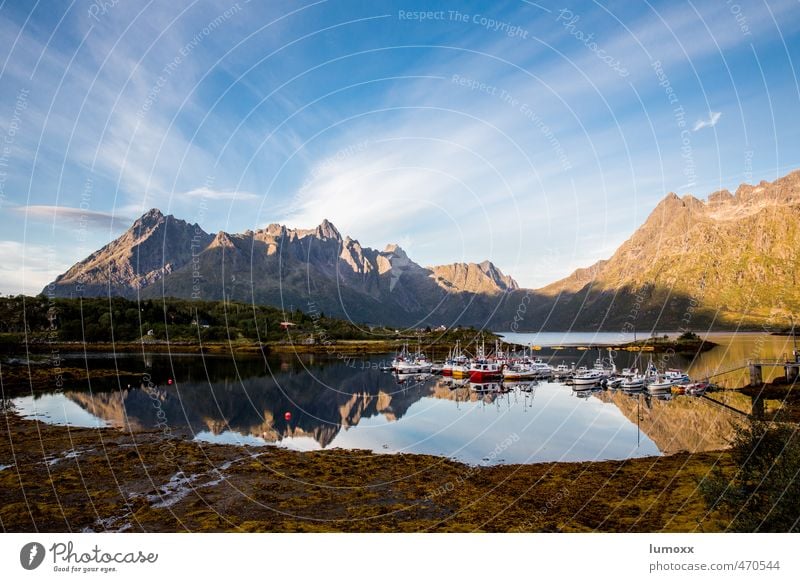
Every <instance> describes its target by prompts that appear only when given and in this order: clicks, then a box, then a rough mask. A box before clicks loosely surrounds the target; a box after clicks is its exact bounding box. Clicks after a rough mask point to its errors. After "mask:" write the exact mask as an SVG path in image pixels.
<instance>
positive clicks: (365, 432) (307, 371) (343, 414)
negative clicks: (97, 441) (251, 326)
mask: <svg viewBox="0 0 800 582" xmlns="http://www.w3.org/2000/svg"><path fill="white" fill-rule="evenodd" d="M719 339H721V338H718V340H719ZM756 340H757V338H756V337H755V336H747V337H745V336H741V337H738V338H737V337H729V339H728V340H726V341H725V342H724V344H721V345H720V346H719V347H717V348H714V350H711V351H709V352H705V353H704V354H701V355H700V356H698V357H697V358H695V359H694V360H692V359H687V358H685V357H683V356H673V358H672V361H670V364H673V365H683V367H685V368H686V367H688V368H689V370H690V371H691V370H701V369H702V370H708V369H721V368H732V367H734V364H735V363H737V362H738V359H739V358H741V356H742V354H745V353H748V350H752V349H753V346H754V345H756V343H755V342H756ZM786 341H787V340H786V338H777V337H774V336H767V339H763V338H762V339H761V340H760V341H759V342H758V344H757V345H759V346H760V349H762V350H765V351H766V353H775V354H779V353H781V352H780V350H781V349H783V347H785V344H786ZM765 345H767V346H768V348H764V346H765ZM594 357H596V352H589V351H577V350H564V351H563V352H562V351H559V352H554V353H553V355H552V356H550V358H551V361H552V363H553V364H556V363H559V362H561V361H569V362H579V363H587V364H589V365H591V359H592V358H594ZM634 357H635V355H633V354H630V353H628V352H622V353H620V354H618V356H617V360H618V364H619V365H620V366H624V365H628V364H629V363H631V361H632V358H634ZM110 358H111V357H110V356H108V355H95V356H94V357H92V358H88V359H84V356H80V357H79V358H78V357H76V358H75V360H74V361H70V360H69V358H66V359H65V364H66V365H69V366H84V365H87V366H89V367H92V368H95V367H104V368H109V367H113V366H116V367H117V368H118V369H119V370H120V371H122V372H128V373H130V374H133V378H134V380H133V381H131V380H126V381H125V382H120V381H118V380H117V379H116V378H111V379H108V380H105V381H97V380H93V381H92V386H91V390H90V389H89V388H88V386H86V385H74V386H66V387H65V388H64V390H63V391H58V392H53V393H50V394H37V395H35V396H24V397H20V398H16V399H14V400H13V403H12V404H13V406H14V408H15V409H16V410H17V412H18V413H19V414H21V415H23V416H25V417H28V418H38V419H40V420H42V421H45V422H50V423H58V424H69V425H75V426H87V427H100V426H111V427H121V428H125V429H127V430H133V431H138V430H152V429H157V430H160V431H161V432H162V433H163V435H164V437H165V438H187V439H195V440H199V441H206V442H211V443H227V444H238V445H243V446H265V445H275V446H281V447H287V448H291V449H298V450H315V449H320V448H334V447H341V448H348V449H367V450H371V451H375V452H379V453H427V454H432V455H438V456H442V457H448V458H452V459H457V460H460V461H464V462H467V463H472V464H497V463H534V462H547V461H588V460H601V459H626V458H632V457H642V456H651V455H658V454H670V453H675V452H678V451H684V450H688V451H702V450H717V449H721V448H724V447H725V446H726V445H727V443H728V439H729V437H730V433H731V426H732V424H731V421H732V420H733V419H735V418H736V417H737V416H740V415H737V413H735V412H732V411H731V408H733V409H736V410H740V411H742V413H749V412H750V410H751V409H752V405H753V404H752V402H751V401H750V399H749V398H748V397H746V396H744V395H742V394H740V393H738V392H720V393H715V394H714V395H713V400H709V399H706V398H693V397H688V396H678V397H675V398H669V399H663V400H661V399H657V398H653V397H650V396H647V395H642V394H640V395H628V394H624V393H621V392H611V391H596V392H592V393H585V394H582V395H578V394H576V393H575V392H574V391H573V390H572V389H571V388H570V387H569V386H566V385H563V384H559V383H555V382H540V383H539V384H537V385H535V386H527V387H512V389H511V390H510V391H509V392H507V393H490V394H481V393H477V392H475V391H474V390H471V389H470V387H469V384H465V385H464V386H461V387H458V386H457V385H454V384H453V381H452V380H450V379H446V378H440V377H430V378H420V377H409V378H404V379H400V380H399V379H398V378H397V377H396V376H394V375H393V374H390V373H386V372H382V371H381V370H380V369H379V368H380V365H381V364H383V363H385V362H386V361H387V360H388V358H389V356H382V357H381V356H374V357H367V358H364V359H352V360H342V359H337V358H335V357H320V356H308V355H304V356H298V355H291V354H287V355H284V356H281V357H271V358H268V359H266V360H265V359H264V358H261V357H246V358H237V359H236V360H234V359H232V358H231V356H227V357H225V356H213V357H209V356H206V357H201V356H194V355H180V356H176V355H172V356H168V355H147V356H145V357H144V359H143V358H142V356H141V355H127V356H125V355H123V356H120V355H117V356H116V361H115V362H114V361H109V359H110ZM581 358H582V360H581ZM687 363H688V366H687V365H686V364H687ZM137 378H138V380H136V379H137ZM170 380H172V382H171V383H170ZM129 381H130V382H131V383H130V385H129V384H128V382H129ZM527 390H529V391H527ZM720 402H721V403H723V404H725V405H727V406H728V408H726V407H723V406H720V405H719V404H718V403H720ZM287 413H288V415H287Z"/></svg>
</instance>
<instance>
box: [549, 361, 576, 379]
mask: <svg viewBox="0 0 800 582" xmlns="http://www.w3.org/2000/svg"><path fill="white" fill-rule="evenodd" d="M574 370H575V368H574V367H573V366H568V365H567V364H559V365H558V366H556V367H555V368H554V369H553V375H554V376H555V377H556V378H559V379H561V378H566V377H568V376H570V375H571V374H572V372H573V371H574Z"/></svg>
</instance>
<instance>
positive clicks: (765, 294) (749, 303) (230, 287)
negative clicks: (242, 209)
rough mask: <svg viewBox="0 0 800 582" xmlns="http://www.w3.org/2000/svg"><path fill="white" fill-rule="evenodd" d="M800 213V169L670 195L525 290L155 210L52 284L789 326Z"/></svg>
mask: <svg viewBox="0 0 800 582" xmlns="http://www.w3.org/2000/svg"><path fill="white" fill-rule="evenodd" d="M799 223H800V172H793V173H791V174H789V175H787V176H785V177H783V178H780V179H778V180H776V181H774V182H761V183H759V184H758V185H757V186H752V185H747V184H743V185H741V186H740V187H739V188H738V189H737V190H736V192H735V193H731V192H728V191H727V190H721V191H717V192H714V193H712V194H710V195H709V196H708V199H707V201H703V200H700V199H698V198H695V197H694V196H692V195H685V196H683V197H679V196H678V195H676V194H674V193H669V194H668V195H667V196H666V197H665V198H664V199H663V200H662V201H661V202H660V203H659V204H658V205H657V206H656V208H655V209H654V210H653V211H652V213H651V214H650V215H649V216H648V218H647V219H646V220H645V222H644V223H643V224H642V226H641V227H639V228H638V229H637V230H636V232H634V234H633V235H632V236H631V237H630V238H629V239H628V240H627V241H625V243H623V244H622V245H621V246H620V247H619V249H617V251H616V252H615V253H614V254H613V255H612V256H611V257H610V258H609V259H608V260H603V261H599V262H597V263H595V264H594V265H592V266H590V267H588V268H584V269H578V270H577V271H575V272H574V273H572V274H571V275H570V276H568V277H566V278H564V279H562V280H560V281H556V282H554V283H552V284H550V285H547V286H546V287H543V288H540V289H523V288H520V287H519V285H518V284H517V283H516V281H515V280H514V279H513V278H512V277H510V276H508V275H506V274H504V273H503V272H502V271H501V270H500V269H499V268H497V267H496V266H495V265H494V264H492V263H491V262H490V261H484V262H482V263H453V264H449V265H439V266H430V267H423V266H421V265H419V264H417V263H415V262H414V261H413V260H412V259H411V258H410V257H409V256H408V255H407V254H406V253H405V251H403V249H401V248H400V247H399V246H398V245H395V244H389V245H387V246H386V247H385V248H384V249H383V250H375V249H372V248H369V247H363V246H362V245H361V244H360V243H359V242H358V241H357V240H354V239H352V238H350V237H349V236H345V237H342V235H341V234H340V233H339V231H338V230H337V229H336V227H335V226H334V225H333V224H331V223H330V222H329V221H327V220H324V221H323V222H322V223H321V224H320V225H319V226H317V227H316V228H314V229H306V230H304V229H292V228H288V227H286V226H283V225H278V224H270V225H269V226H267V227H266V228H263V229H259V230H256V231H252V230H248V231H245V232H244V233H239V234H236V233H233V234H231V233H227V232H223V231H220V232H219V233H217V234H216V235H213V234H209V233H207V232H205V231H204V230H203V229H202V228H201V227H200V226H199V225H197V224H190V223H188V222H185V221H183V220H180V219H178V218H175V217H174V216H172V215H164V214H162V213H161V212H160V211H159V210H157V209H152V210H150V211H149V212H147V213H146V214H144V215H143V216H141V217H140V218H139V219H137V220H136V221H135V222H134V224H133V225H132V226H131V228H130V229H128V230H127V231H126V232H125V233H124V234H122V235H121V236H120V237H119V238H117V239H116V240H114V241H112V242H111V243H109V244H107V245H106V246H104V247H103V248H101V249H100V250H98V251H96V252H95V253H93V254H92V255H90V256H89V257H87V258H86V259H84V260H83V261H80V262H79V263H77V264H75V265H74V266H73V267H71V268H70V269H69V270H68V271H67V272H65V273H64V274H62V275H60V276H59V277H58V278H57V279H56V280H55V281H54V282H53V283H52V284H51V285H49V286H48V287H46V288H45V293H50V294H54V295H56V296H60V297H76V296H80V295H83V296H105V295H108V294H112V295H120V296H124V297H128V298H136V297H142V298H157V297H161V296H174V297H182V298H198V299H206V300H214V299H227V300H238V301H246V302H250V301H255V302H257V303H264V304H271V305H276V306H282V307H284V308H286V309H289V308H296V309H301V310H304V311H309V312H312V313H314V312H324V313H325V314H326V315H333V316H338V317H345V318H348V319H351V320H354V321H358V322H369V323H381V324H386V325H393V326H423V325H439V324H444V325H448V326H453V325H476V326H486V327H490V328H492V329H495V330H509V329H511V330H519V331H528V330H530V331H533V330H539V329H551V330H567V329H592V330H594V329H604V330H608V331H619V330H626V329H627V330H631V329H639V330H646V329H648V328H653V329H654V328H658V329H667V328H671V329H678V328H681V329H683V328H685V329H700V328H708V327H718V328H730V327H734V326H739V325H744V326H747V327H756V326H763V325H774V326H777V327H782V326H785V325H786V322H787V318H788V316H789V315H790V314H791V313H793V312H795V311H796V310H797V308H798V305H799V304H800V294H798V292H797V287H796V285H795V283H796V280H795V278H796V274H795V273H796V271H797V267H798V249H800V247H799V246H798V243H800V232H799V231H798V224H799Z"/></svg>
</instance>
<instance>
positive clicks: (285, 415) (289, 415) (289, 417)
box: [283, 412, 292, 422]
mask: <svg viewBox="0 0 800 582" xmlns="http://www.w3.org/2000/svg"><path fill="white" fill-rule="evenodd" d="M283 418H285V419H286V422H289V421H290V420H292V413H291V412H287V413H286V414H284V415H283Z"/></svg>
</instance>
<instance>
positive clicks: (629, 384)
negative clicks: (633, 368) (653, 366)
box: [619, 374, 645, 392]
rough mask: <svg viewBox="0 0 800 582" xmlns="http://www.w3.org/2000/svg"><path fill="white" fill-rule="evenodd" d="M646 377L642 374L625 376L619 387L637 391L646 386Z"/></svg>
mask: <svg viewBox="0 0 800 582" xmlns="http://www.w3.org/2000/svg"><path fill="white" fill-rule="evenodd" d="M644 382H645V377H644V376H642V375H641V374H635V375H633V376H631V377H629V378H623V379H622V382H620V384H619V387H620V388H621V389H622V390H627V391H629V392H636V391H639V390H641V389H643V388H644Z"/></svg>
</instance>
